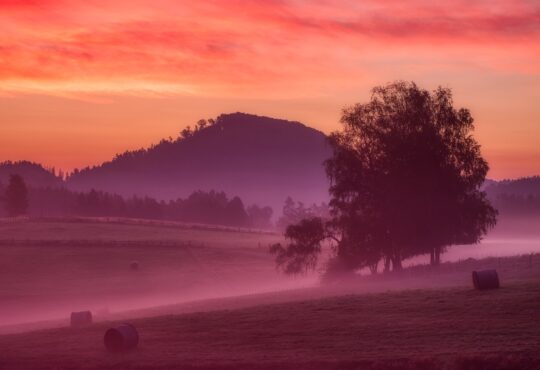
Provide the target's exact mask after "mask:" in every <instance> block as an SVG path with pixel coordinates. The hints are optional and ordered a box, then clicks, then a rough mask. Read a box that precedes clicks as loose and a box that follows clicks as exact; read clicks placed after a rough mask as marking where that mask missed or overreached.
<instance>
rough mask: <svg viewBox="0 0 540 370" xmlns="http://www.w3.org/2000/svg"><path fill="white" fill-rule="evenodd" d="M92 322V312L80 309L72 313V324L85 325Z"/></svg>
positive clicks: (76, 325) (74, 325)
mask: <svg viewBox="0 0 540 370" xmlns="http://www.w3.org/2000/svg"><path fill="white" fill-rule="evenodd" d="M91 323H92V312H90V311H79V312H72V313H71V326H72V327H78V326H84V325H90V324H91Z"/></svg>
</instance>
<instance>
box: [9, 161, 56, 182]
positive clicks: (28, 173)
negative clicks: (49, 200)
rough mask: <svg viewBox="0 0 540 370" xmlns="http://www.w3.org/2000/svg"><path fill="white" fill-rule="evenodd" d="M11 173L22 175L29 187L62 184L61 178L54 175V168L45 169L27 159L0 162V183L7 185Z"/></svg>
mask: <svg viewBox="0 0 540 370" xmlns="http://www.w3.org/2000/svg"><path fill="white" fill-rule="evenodd" d="M11 175H20V176H22V177H23V178H24V181H25V182H26V184H27V185H28V186H31V187H43V188H47V187H59V186H63V181H62V178H61V177H60V176H57V175H56V173H55V171H54V169H47V168H44V167H43V166H42V165H40V164H38V163H33V162H29V161H17V162H11V161H6V162H0V184H3V185H7V184H8V182H9V178H10V176H11Z"/></svg>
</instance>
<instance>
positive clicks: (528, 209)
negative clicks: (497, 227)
mask: <svg viewBox="0 0 540 370" xmlns="http://www.w3.org/2000/svg"><path fill="white" fill-rule="evenodd" d="M490 200H491V203H492V204H493V206H494V207H495V208H496V209H497V210H498V211H499V214H500V215H501V216H503V217H505V216H507V217H511V216H513V217H515V216H524V217H531V216H540V196H537V195H533V194H528V195H519V194H506V193H502V194H497V195H493V196H492V197H490Z"/></svg>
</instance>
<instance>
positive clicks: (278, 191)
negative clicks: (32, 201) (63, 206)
mask: <svg viewBox="0 0 540 370" xmlns="http://www.w3.org/2000/svg"><path fill="white" fill-rule="evenodd" d="M330 155H331V149H330V147H329V146H328V144H327V143H326V137H325V135H324V134H323V133H322V132H320V131H317V130H314V129H312V128H309V127H306V126H305V125H303V124H301V123H298V122H291V121H285V120H278V119H272V118H268V117H260V116H255V115H248V114H244V113H234V114H224V115H221V116H219V117H218V118H217V119H216V120H215V121H213V120H210V121H209V122H200V124H199V125H198V126H197V128H196V129H193V130H184V131H183V133H182V137H180V138H179V139H176V140H163V141H161V142H160V143H159V144H157V145H154V146H152V147H151V148H148V149H141V150H138V151H132V152H125V153H124V154H121V155H118V156H117V157H116V158H114V159H113V160H111V161H110V162H106V163H104V164H102V165H100V166H97V167H93V168H86V169H83V170H81V171H76V172H75V173H73V174H72V175H71V176H70V177H69V178H68V179H67V185H68V187H69V188H71V189H73V190H80V191H87V190H90V189H92V188H95V189H99V190H104V191H108V192H111V193H116V194H121V195H124V196H131V195H148V196H151V197H155V198H157V199H175V198H177V197H186V196H187V195H189V194H191V193H192V192H193V191H194V190H207V191H208V190H211V189H217V190H220V191H224V192H225V193H227V194H235V195H238V196H240V197H241V198H242V200H244V202H246V203H248V204H251V203H258V204H264V205H271V206H272V207H273V208H274V210H276V211H279V210H281V207H282V206H283V202H284V200H285V198H286V197H287V196H291V197H293V198H294V199H296V200H301V201H303V202H306V203H312V202H317V203H319V202H321V201H324V200H327V198H328V181H327V179H326V176H325V173H324V167H323V162H324V160H325V159H327V158H328V157H330Z"/></svg>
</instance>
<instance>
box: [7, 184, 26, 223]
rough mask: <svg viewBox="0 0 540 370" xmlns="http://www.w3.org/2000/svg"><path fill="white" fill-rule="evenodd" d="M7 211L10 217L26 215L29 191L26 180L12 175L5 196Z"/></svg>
mask: <svg viewBox="0 0 540 370" xmlns="http://www.w3.org/2000/svg"><path fill="white" fill-rule="evenodd" d="M5 203H6V211H7V214H8V215H9V216H10V217H16V216H20V215H24V214H26V211H27V209H28V190H27V188H26V184H25V183H24V179H23V178H22V177H21V176H19V175H11V176H10V178H9V184H8V186H7V187H6V194H5Z"/></svg>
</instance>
